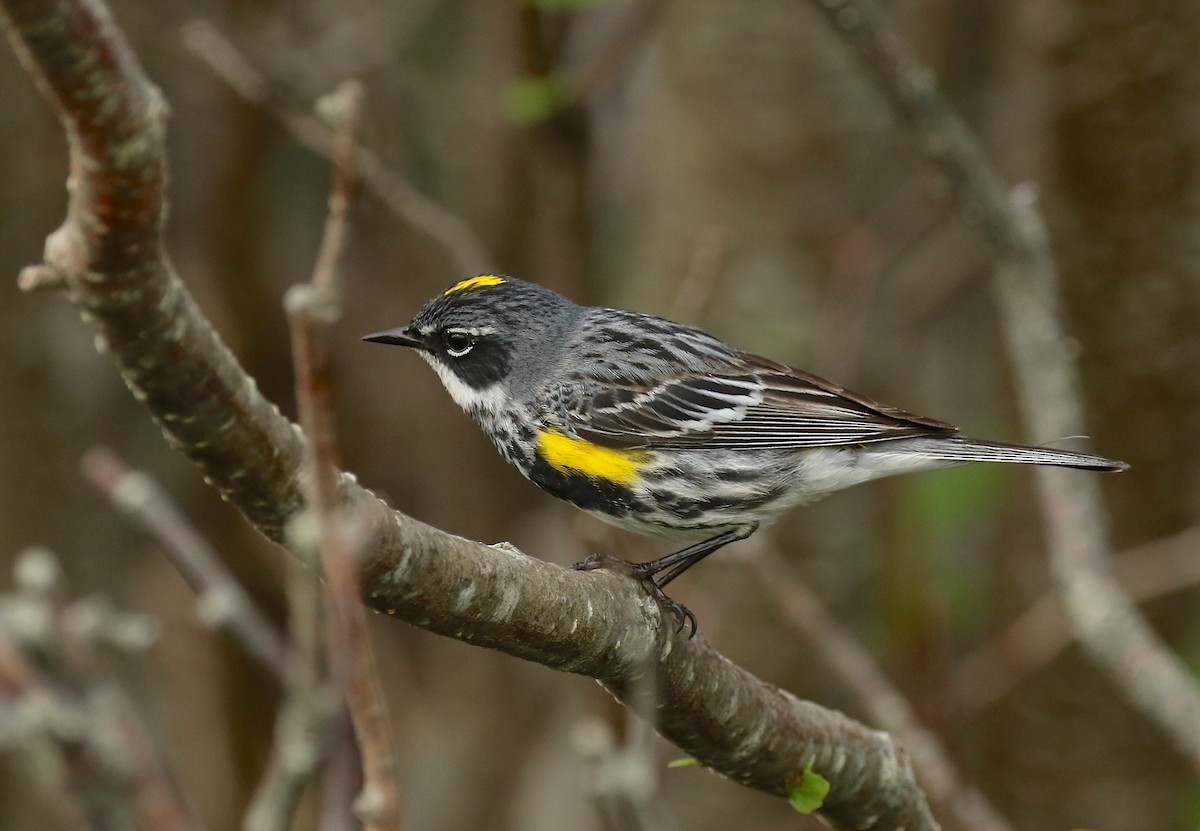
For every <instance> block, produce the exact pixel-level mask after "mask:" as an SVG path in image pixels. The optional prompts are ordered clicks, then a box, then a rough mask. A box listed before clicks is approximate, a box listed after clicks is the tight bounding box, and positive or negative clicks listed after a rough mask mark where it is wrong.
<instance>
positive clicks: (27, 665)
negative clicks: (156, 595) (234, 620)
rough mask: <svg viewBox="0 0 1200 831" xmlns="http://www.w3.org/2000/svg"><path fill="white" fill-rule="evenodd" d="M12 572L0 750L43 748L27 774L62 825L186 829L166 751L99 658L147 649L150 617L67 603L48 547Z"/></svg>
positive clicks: (4, 601)
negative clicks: (166, 763)
mask: <svg viewBox="0 0 1200 831" xmlns="http://www.w3.org/2000/svg"><path fill="white" fill-rule="evenodd" d="M14 575H15V580H14V583H15V589H14V592H13V593H12V594H11V595H9V596H7V597H4V598H0V705H6V704H11V707H4V710H5V714H6V718H5V719H4V726H3V729H2V730H0V748H3V749H4V750H6V751H10V750H12V749H13V748H14V746H20V747H24V748H26V749H29V750H35V749H36V750H41V751H49V754H48V755H47V754H46V753H45V752H43V753H42V754H41V764H39V765H34V766H31V767H33V768H35V769H33V770H31V773H32V781H33V782H34V784H35V786H36V787H38V788H39V790H41V791H42V795H43V796H44V797H45V798H46V801H47V804H48V805H49V806H50V809H51V810H52V811H53V812H54V813H55V814H56V816H57V817H58V818H59V819H60V820H61V821H62V822H63V823H64V827H67V828H95V827H105V828H155V829H162V831H186V829H188V828H191V827H192V823H191V821H190V820H189V819H188V817H187V815H186V813H185V811H184V810H183V808H182V806H181V805H180V803H179V800H178V799H177V798H176V794H175V790H174V787H173V786H172V785H171V782H170V779H169V777H168V776H167V773H166V770H165V767H164V765H163V763H162V761H161V760H162V754H161V753H160V752H159V750H158V748H157V747H156V746H155V743H154V740H153V738H152V737H151V734H150V732H149V731H148V730H147V729H146V727H145V725H144V724H143V723H142V722H141V720H140V719H139V717H138V715H137V711H136V709H135V708H134V706H133V704H132V703H131V702H130V701H129V699H128V697H127V696H126V695H125V693H124V691H123V690H122V689H121V688H120V686H118V685H117V683H116V682H115V681H114V680H113V679H112V677H111V676H110V674H109V673H108V672H107V671H106V668H105V663H104V655H103V653H104V652H106V651H108V650H110V649H113V648H116V649H121V650H124V651H134V652H144V651H145V649H147V648H148V647H149V646H151V645H152V644H153V642H154V632H155V627H154V625H153V624H152V622H150V621H148V620H147V619H146V618H145V617H144V616H141V615H134V614H127V613H121V612H118V611H116V610H114V609H112V608H111V607H109V606H108V605H106V604H104V603H102V602H99V601H94V600H88V599H84V600H78V601H74V602H71V603H68V602H67V601H66V597H65V589H64V587H63V585H62V574H61V570H60V569H59V566H58V562H57V560H56V559H55V557H54V555H53V554H51V553H50V552H49V551H47V550H45V549H27V550H26V551H24V552H22V553H21V554H20V555H19V556H18V557H17V561H16V565H15V568H14ZM27 655H35V656H36V661H31V660H29V659H28V658H27ZM36 750H35V752H36Z"/></svg>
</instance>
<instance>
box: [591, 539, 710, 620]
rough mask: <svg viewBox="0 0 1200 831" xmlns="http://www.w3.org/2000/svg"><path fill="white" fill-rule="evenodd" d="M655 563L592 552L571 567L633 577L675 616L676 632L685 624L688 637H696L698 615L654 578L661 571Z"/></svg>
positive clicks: (662, 606) (665, 610)
mask: <svg viewBox="0 0 1200 831" xmlns="http://www.w3.org/2000/svg"><path fill="white" fill-rule="evenodd" d="M654 565H655V563H631V562H629V561H628V560H622V559H621V558H620V557H614V556H612V555H611V554H590V555H588V557H587V558H586V559H584V560H581V561H580V562H578V563H575V564H574V565H573V566H571V568H573V569H575V570H576V571H595V570H596V569H601V568H603V569H607V570H609V571H615V572H617V573H618V574H624V575H626V576H628V577H632V578H633V579H634V580H636V581H637V582H638V584H639V585H640V586H641V587H642V589H643V590H644V591H645V592H646V594H648V595H650V596H651V597H653V598H654V599H655V600H656V601H657V602H658V605H659V606H660V607H661V608H662V609H663V611H664V612H666V613H667V614H668V615H670V616H671V617H672V618H674V620H675V623H676V626H675V631H676V632H682V631H683V628H684V626H687V627H689V630H688V638H689V639H691V638H694V637H695V636H696V627H697V624H696V616H695V615H694V614H693V613H692V610H691V609H689V608H688V607H687V606H684V605H683V604H682V603H679V602H677V601H674V600H672V599H671V598H670V597H668V596H667V593H666V592H665V591H663V589H662V586H660V585H659V584H658V582H657V581H656V580H655V579H654V578H655V575H656V574H658V572H659V569H654V568H651V567H652V566H654Z"/></svg>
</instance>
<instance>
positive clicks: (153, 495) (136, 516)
mask: <svg viewBox="0 0 1200 831" xmlns="http://www.w3.org/2000/svg"><path fill="white" fill-rule="evenodd" d="M82 466H83V471H84V473H85V474H86V475H87V478H88V479H89V480H90V481H91V482H92V484H93V485H95V486H96V487H97V488H99V489H100V491H101V492H102V493H104V495H105V496H107V497H108V498H109V499H110V500H112V503H113V505H115V506H116V507H117V508H118V509H119V510H121V511H122V512H123V513H125V514H127V515H128V516H129V517H130V518H131V519H133V520H134V521H135V522H137V523H138V524H139V525H141V526H142V527H143V528H145V529H146V530H147V531H148V532H149V533H150V534H152V535H153V536H154V538H155V539H157V540H158V542H159V544H160V545H161V546H162V550H163V553H164V554H165V555H166V557H167V560H168V562H170V563H171V565H173V566H175V568H176V569H177V570H178V571H179V573H180V575H181V576H182V577H183V579H184V580H185V581H186V582H187V584H188V585H189V586H190V587H191V588H192V591H194V592H195V593H196V597H197V608H198V609H199V612H200V617H201V619H202V620H203V621H204V622H205V623H208V624H211V625H213V626H216V627H218V628H220V629H223V630H225V631H226V632H228V633H229V634H231V635H232V636H233V637H234V638H235V639H236V640H237V642H238V643H240V644H241V645H242V647H243V648H244V649H245V650H246V652H247V653H248V654H250V656H251V657H253V658H255V659H257V660H258V662H259V663H260V664H262V665H263V667H265V668H266V669H267V670H268V671H269V672H270V673H272V674H273V675H274V676H275V677H276V678H277V679H280V680H282V679H283V675H284V652H285V647H284V643H283V638H282V637H281V636H280V634H279V631H278V630H277V629H276V628H275V625H274V624H273V623H271V621H270V620H269V619H268V618H267V616H266V615H265V614H263V613H262V612H261V611H260V610H259V608H258V607H257V606H256V605H255V604H254V601H253V600H252V599H251V598H250V595H249V594H248V593H247V592H246V590H245V589H244V588H242V585H241V583H239V582H238V581H237V579H236V578H235V577H234V576H233V574H232V573H231V572H230V571H229V569H228V568H227V567H226V566H225V564H224V563H223V562H222V561H221V558H220V556H219V555H218V554H217V552H216V551H214V550H213V548H212V546H211V545H210V544H209V542H208V540H206V539H205V538H204V536H203V535H202V534H200V532H199V531H197V530H196V528H195V526H193V525H192V524H191V523H190V522H189V521H188V519H187V517H186V516H184V514H183V512H182V511H181V510H179V508H178V506H176V505H175V503H174V502H173V501H172V500H171V498H170V496H169V495H168V494H167V493H166V491H164V490H163V489H162V487H161V486H160V485H159V484H158V482H156V481H154V479H153V478H152V477H151V476H149V475H148V474H146V473H144V472H142V471H138V470H131V469H129V467H127V466H126V465H125V463H124V462H123V461H121V459H120V458H119V457H118V456H117V455H116V454H115V453H113V452H112V451H111V450H109V449H108V448H105V447H93V448H92V449H91V450H89V451H88V452H87V453H86V454H84V457H83V460H82Z"/></svg>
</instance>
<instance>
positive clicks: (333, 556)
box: [284, 82, 400, 831]
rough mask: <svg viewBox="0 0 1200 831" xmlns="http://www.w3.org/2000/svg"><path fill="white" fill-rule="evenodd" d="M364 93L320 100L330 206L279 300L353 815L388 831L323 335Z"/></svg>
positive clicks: (393, 804)
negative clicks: (351, 765)
mask: <svg viewBox="0 0 1200 831" xmlns="http://www.w3.org/2000/svg"><path fill="white" fill-rule="evenodd" d="M364 94H365V93H364V90H363V88H362V85H361V84H359V83H357V82H347V83H345V84H343V85H342V86H341V87H340V88H339V89H338V91H337V92H335V93H334V94H333V95H331V96H328V97H327V98H326V99H325V101H326V104H327V105H328V107H329V109H331V110H332V111H333V112H331V115H332V116H333V120H335V121H336V122H337V123H338V124H339V125H340V126H339V127H338V129H337V132H336V134H335V136H334V152H333V185H332V187H331V189H330V194H329V214H328V217H327V218H326V221H325V232H324V234H323V235H322V238H321V247H320V250H319V252H318V254H317V263H316V266H315V267H314V269H313V276H312V282H311V283H309V284H307V285H298V286H293V287H292V288H291V290H289V291H288V293H287V296H286V298H285V301H284V306H285V307H286V310H287V318H288V328H289V329H290V330H291V337H292V361H293V364H294V365H295V372H296V402H297V405H298V409H299V412H300V423H301V425H302V426H303V427H304V433H305V435H306V436H307V437H308V451H309V452H308V454H307V455H308V458H307V465H306V467H307V470H306V473H307V475H306V477H305V478H306V481H307V483H308V489H307V493H306V497H307V500H308V503H309V505H310V508H309V514H310V515H311V516H312V518H313V519H314V520H315V522H316V524H317V529H316V531H317V539H318V540H319V547H320V550H321V565H322V569H323V571H324V573H325V578H326V580H327V581H328V584H329V590H330V598H329V599H330V611H331V613H332V614H330V615H329V622H330V626H329V627H328V633H329V635H328V645H329V646H330V647H331V651H330V653H329V656H330V662H329V663H330V665H331V667H332V669H333V675H334V681H335V683H339V684H340V686H341V688H342V692H343V694H344V696H345V699H346V706H347V707H348V708H349V710H350V718H351V721H352V722H353V725H354V734H355V737H356V738H357V740H358V746H359V748H360V749H361V751H362V761H363V779H364V782H363V790H362V794H361V795H360V797H359V799H358V800H357V801H356V811H355V813H357V814H358V815H359V817H360V818H361V819H362V820H363V825H364V826H365V828H366V829H367V831H386V830H387V829H398V828H399V827H400V808H399V796H398V794H397V789H396V752H395V750H394V748H393V747H392V743H391V729H390V726H389V724H388V718H387V709H386V707H385V705H384V696H383V690H382V688H381V687H380V683H379V671H378V668H377V665H376V662H375V655H374V653H373V651H372V649H371V642H370V637H369V635H368V633H367V619H366V613H365V611H364V609H363V606H362V590H361V587H360V586H359V582H358V572H357V564H358V560H359V554H360V552H361V550H362V548H363V544H364V542H365V538H366V536H367V534H366V531H367V529H366V528H365V527H364V524H363V523H362V522H361V521H359V518H358V516H357V515H355V514H353V513H351V512H349V511H343V510H341V509H340V506H339V505H338V504H337V477H338V470H337V461H338V452H337V439H336V435H337V431H336V430H335V428H334V423H333V367H332V364H331V361H330V358H329V345H328V334H327V331H328V330H327V325H328V324H329V323H331V322H333V320H335V319H336V318H337V316H338V308H339V306H340V302H341V297H340V289H341V280H340V279H339V274H340V262H341V258H342V250H343V248H344V245H345V241H346V236H347V233H348V230H349V219H348V212H349V207H350V203H351V201H352V199H353V197H354V195H355V193H356V191H357V189H358V175H357V167H356V161H357V159H356V155H357V151H358V132H359V128H360V126H361V123H362V109H363V97H364Z"/></svg>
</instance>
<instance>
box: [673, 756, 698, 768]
mask: <svg viewBox="0 0 1200 831" xmlns="http://www.w3.org/2000/svg"><path fill="white" fill-rule="evenodd" d="M667 767H669V768H698V767H700V763H699V762H697V761H696V760H695V759H693V758H691V757H690V756H684V757H683V758H682V759H672V760H671V761H669V762H667Z"/></svg>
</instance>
